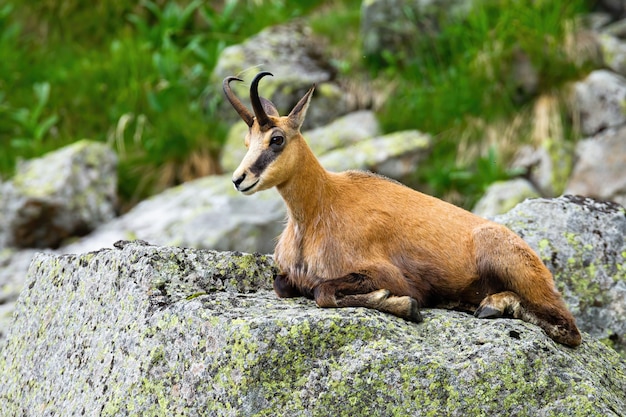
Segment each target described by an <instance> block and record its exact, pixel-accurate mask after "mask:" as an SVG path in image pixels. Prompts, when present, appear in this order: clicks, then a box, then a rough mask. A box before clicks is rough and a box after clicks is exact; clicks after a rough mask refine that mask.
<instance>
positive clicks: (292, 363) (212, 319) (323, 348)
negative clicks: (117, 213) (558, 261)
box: [0, 242, 626, 416]
mask: <svg viewBox="0 0 626 417" xmlns="http://www.w3.org/2000/svg"><path fill="white" fill-rule="evenodd" d="M276 273H277V271H276V267H275V266H274V264H273V262H272V259H271V257H270V256H267V255H258V254H241V253H233V252H215V251H206V250H195V249H181V248H172V247H157V246H151V245H148V244H146V243H145V242H143V243H142V242H135V243H129V242H121V243H118V244H116V248H115V249H106V250H101V251H98V252H92V253H87V254H81V255H62V256H59V255H50V254H40V255H37V256H36V257H35V259H34V260H33V263H32V264H31V267H30V271H29V276H28V283H27V286H26V289H25V290H24V292H23V293H22V295H21V297H20V299H19V301H18V305H17V308H16V313H15V316H14V323H13V326H12V328H11V331H10V334H9V335H8V339H7V341H6V345H5V346H4V348H3V349H2V351H1V353H0V401H1V402H2V404H3V412H5V413H7V415H29V413H31V412H32V411H33V410H37V413H38V415H81V414H86V415H101V416H113V415H141V416H162V415H172V416H174V415H199V416H202V415H206V416H231V415H254V416H264V415H267V416H270V415H271V416H327V415H334V416H353V415H378V416H394V415H398V416H400V415H449V416H465V415H495V414H499V415H546V416H548V415H568V416H617V415H619V414H620V412H621V411H623V410H624V409H626V395H625V394H624V393H625V392H626V378H625V377H624V376H625V372H626V365H625V364H624V362H623V361H621V360H620V358H619V356H618V355H617V354H616V353H615V352H613V351H612V350H610V349H608V348H606V347H604V346H603V345H602V344H601V343H598V342H595V341H594V340H592V339H591V338H589V337H588V336H586V337H585V340H584V343H583V344H582V345H581V346H580V347H579V348H577V349H570V348H566V347H563V346H561V345H558V344H555V343H554V342H553V341H552V340H551V339H549V338H548V337H547V336H546V335H545V334H544V333H543V332H542V331H541V330H540V329H539V328H537V327H535V326H533V325H531V324H528V323H525V322H522V321H519V320H509V319H496V320H480V319H475V318H473V317H472V316H470V315H468V314H465V313H462V312H454V311H445V310H436V309H433V310H425V311H424V312H423V315H424V322H423V323H420V324H415V323H409V322H406V321H403V320H402V319H399V318H396V317H393V316H389V315H385V314H383V313H380V312H377V311H373V310H366V309H360V308H359V309H357V308H353V309H320V308H317V307H316V306H315V303H314V302H313V301H310V300H307V299H303V298H295V299H278V298H277V297H276V296H275V295H274V294H273V292H272V291H271V290H270V289H271V284H272V279H273V277H274V275H275V274H276Z"/></svg>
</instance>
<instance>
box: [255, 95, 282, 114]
mask: <svg viewBox="0 0 626 417" xmlns="http://www.w3.org/2000/svg"><path fill="white" fill-rule="evenodd" d="M259 98H260V99H261V106H263V110H265V113H266V114H267V115H268V116H276V117H278V116H279V114H278V109H277V108H276V106H275V105H274V103H272V102H271V101H269V100H268V99H266V98H264V97H259Z"/></svg>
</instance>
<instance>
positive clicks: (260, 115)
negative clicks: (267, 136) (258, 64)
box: [250, 71, 274, 126]
mask: <svg viewBox="0 0 626 417" xmlns="http://www.w3.org/2000/svg"><path fill="white" fill-rule="evenodd" d="M266 75H271V76H272V77H273V76H274V74H272V73H271V72H267V71H263V72H259V73H258V74H257V75H256V77H254V79H253V80H252V84H251V85H250V103H252V110H254V115H255V116H256V120H257V121H258V122H259V126H265V125H267V124H269V121H270V119H269V117H268V116H267V113H265V110H263V105H262V104H261V99H260V98H259V81H260V80H261V78H263V77H265V76H266Z"/></svg>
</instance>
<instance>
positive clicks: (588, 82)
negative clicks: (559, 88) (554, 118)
mask: <svg viewBox="0 0 626 417" xmlns="http://www.w3.org/2000/svg"><path fill="white" fill-rule="evenodd" d="M574 93H575V103H576V107H577V111H578V113H579V115H578V117H579V118H580V124H581V130H582V132H583V134H585V135H588V136H593V135H595V134H597V133H599V132H601V131H603V130H605V129H609V128H612V127H618V126H621V125H623V124H624V123H625V122H626V114H625V113H624V102H625V100H626V79H625V78H624V77H622V76H620V75H617V74H615V73H612V72H610V71H606V70H596V71H593V72H592V73H591V74H589V75H588V76H587V78H585V79H584V80H583V81H580V82H577V83H575V84H574Z"/></svg>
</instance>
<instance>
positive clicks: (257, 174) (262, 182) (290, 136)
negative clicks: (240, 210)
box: [223, 71, 315, 195]
mask: <svg viewBox="0 0 626 417" xmlns="http://www.w3.org/2000/svg"><path fill="white" fill-rule="evenodd" d="M266 75H272V74H271V73H269V72H267V71H264V72H260V73H258V74H257V75H256V77H254V79H253V80H252V84H251V85H250V102H251V104H252V110H253V111H254V114H252V113H251V112H250V111H249V110H248V109H247V108H246V106H244V105H243V104H242V103H241V101H239V99H238V98H237V97H235V95H234V93H233V92H232V91H231V89H230V85H229V83H230V82H231V81H233V80H234V81H242V80H241V79H239V78H237V77H226V78H225V79H224V83H223V87H224V94H226V98H227V99H228V101H230V104H232V106H233V107H234V108H235V110H236V111H237V113H239V116H241V118H242V119H243V120H244V122H246V124H247V125H248V127H249V129H248V134H247V135H246V140H245V144H246V148H248V152H247V153H246V156H245V157H244V158H243V160H242V161H241V164H239V167H238V168H237V169H236V170H235V172H234V173H233V184H235V188H236V189H237V190H238V191H241V192H242V193H244V194H247V195H249V194H254V193H255V192H257V191H261V190H265V189H268V188H271V187H274V186H280V185H281V184H282V183H284V182H285V181H287V180H288V179H289V178H290V177H291V175H292V172H293V171H294V169H296V167H297V163H298V152H296V151H294V150H293V149H295V148H297V147H299V146H303V144H304V139H303V138H302V136H301V135H300V127H301V126H302V122H304V117H305V115H306V111H307V108H308V107H309V101H310V99H311V95H312V94H313V90H314V88H315V87H312V88H311V89H310V90H309V91H308V92H307V93H306V94H305V95H304V96H303V97H302V98H301V99H300V101H299V102H298V104H296V106H295V107H294V108H293V110H291V112H290V113H289V115H287V116H282V117H281V116H279V114H278V110H277V109H276V106H274V104H272V102H270V101H269V100H267V99H265V98H263V97H259V91H258V87H259V80H260V79H261V78H263V77H265V76H266ZM305 146H306V145H305Z"/></svg>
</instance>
